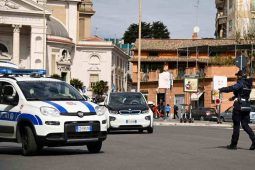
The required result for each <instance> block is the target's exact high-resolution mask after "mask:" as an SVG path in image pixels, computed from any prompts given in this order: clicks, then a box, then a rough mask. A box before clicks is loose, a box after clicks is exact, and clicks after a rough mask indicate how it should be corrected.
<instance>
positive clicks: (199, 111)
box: [191, 107, 217, 121]
mask: <svg viewBox="0 0 255 170" xmlns="http://www.w3.org/2000/svg"><path fill="white" fill-rule="evenodd" d="M191 114H192V117H193V118H194V120H201V121H204V120H208V121H217V114H216V110H215V108H208V107H199V108H194V109H191Z"/></svg>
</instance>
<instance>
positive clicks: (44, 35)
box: [43, 0, 47, 69]
mask: <svg viewBox="0 0 255 170" xmlns="http://www.w3.org/2000/svg"><path fill="white" fill-rule="evenodd" d="M46 3H47V0H43V69H46V56H45V54H46V30H45V29H46V15H45V10H46V9H45V8H46Z"/></svg>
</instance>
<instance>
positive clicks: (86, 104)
mask: <svg viewBox="0 0 255 170" xmlns="http://www.w3.org/2000/svg"><path fill="white" fill-rule="evenodd" d="M81 102H82V103H83V104H84V105H85V106H86V107H87V108H88V109H89V111H90V112H96V111H95V109H94V107H93V106H92V105H91V104H89V103H88V102H85V101H81Z"/></svg>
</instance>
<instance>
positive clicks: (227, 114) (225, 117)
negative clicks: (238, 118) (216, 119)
mask: <svg viewBox="0 0 255 170" xmlns="http://www.w3.org/2000/svg"><path fill="white" fill-rule="evenodd" d="M232 112H233V106H231V107H229V108H228V109H227V110H225V111H224V112H222V113H221V114H220V120H221V121H222V122H232Z"/></svg>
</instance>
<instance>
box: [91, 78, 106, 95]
mask: <svg viewBox="0 0 255 170" xmlns="http://www.w3.org/2000/svg"><path fill="white" fill-rule="evenodd" d="M92 90H93V93H94V94H96V95H100V96H102V95H103V94H104V93H106V92H107V91H108V86H107V81H103V80H101V81H98V82H96V83H95V85H94V86H93V87H92Z"/></svg>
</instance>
